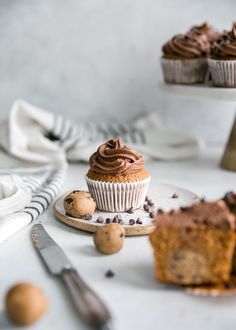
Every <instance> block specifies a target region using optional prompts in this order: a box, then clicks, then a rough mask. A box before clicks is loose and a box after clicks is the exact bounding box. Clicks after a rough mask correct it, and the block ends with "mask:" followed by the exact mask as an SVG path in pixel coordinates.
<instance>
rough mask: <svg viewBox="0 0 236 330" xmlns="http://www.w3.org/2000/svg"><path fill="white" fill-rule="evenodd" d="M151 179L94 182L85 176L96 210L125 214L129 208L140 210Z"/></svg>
mask: <svg viewBox="0 0 236 330" xmlns="http://www.w3.org/2000/svg"><path fill="white" fill-rule="evenodd" d="M150 179H151V177H150V176H149V177H148V178H147V179H145V180H139V181H135V182H121V183H117V182H115V183H113V182H104V181H96V180H92V179H90V178H88V177H87V176H86V182H87V186H88V189H89V192H90V194H91V196H92V197H93V198H94V199H95V201H96V204H97V208H98V209H99V210H102V211H106V212H125V211H127V210H128V209H130V208H131V207H133V208H134V209H138V208H140V207H141V206H142V205H143V203H144V201H145V197H146V193H147V188H148V184H149V181H150Z"/></svg>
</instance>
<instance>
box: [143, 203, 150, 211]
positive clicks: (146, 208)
mask: <svg viewBox="0 0 236 330" xmlns="http://www.w3.org/2000/svg"><path fill="white" fill-rule="evenodd" d="M143 209H144V211H146V212H148V211H149V205H148V204H144V205H143Z"/></svg>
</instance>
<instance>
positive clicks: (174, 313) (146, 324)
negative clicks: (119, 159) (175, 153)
mask: <svg viewBox="0 0 236 330" xmlns="http://www.w3.org/2000/svg"><path fill="white" fill-rule="evenodd" d="M221 152H222V150H219V149H209V150H206V151H205V152H204V155H202V156H201V157H200V158H198V159H195V160H188V161H178V162H150V163H148V164H147V167H148V169H149V171H150V172H151V174H152V185H155V184H158V183H159V182H163V183H171V184H174V185H179V186H181V187H184V188H187V189H190V190H192V191H194V192H196V193H198V194H200V195H204V196H206V197H207V198H217V197H220V196H222V195H223V193H224V192H225V191H227V190H231V189H235V190H236V173H233V172H227V171H225V170H222V169H220V168H219V167H218V162H219V157H220V155H221ZM86 169H87V166H86V165H71V166H70V168H69V171H68V177H67V181H66V183H65V187H64V190H65V191H66V190H68V189H71V188H74V187H80V188H82V187H85V183H84V180H83V176H84V174H85V172H86ZM40 220H41V221H42V223H43V224H44V225H45V227H46V229H47V230H48V232H49V234H50V235H51V236H52V237H53V238H54V239H55V240H56V242H57V243H58V244H59V245H60V246H61V247H62V248H63V249H64V251H65V253H66V254H67V255H68V257H69V258H70V259H71V261H72V262H73V264H74V265H75V267H76V269H77V270H78V271H79V272H80V274H81V275H82V277H83V278H84V279H85V280H86V281H87V283H88V284H89V285H90V286H91V287H92V288H94V289H95V291H96V292H97V293H98V294H100V296H101V297H102V298H103V299H104V301H105V302H106V303H107V305H108V306H109V308H110V309H111V312H112V314H113V318H114V327H113V328H114V330H134V329H135V330H143V329H148V330H161V329H163V330H173V329H175V330H178V329H179V330H183V329H188V330H189V329H191V330H194V329H198V330H199V329H201V330H204V329H208V330H213V329H214V330H217V329H219V330H222V329H224V330H231V329H232V330H234V329H235V327H236V297H230V298H229V297H228V298H209V297H208V298H204V297H194V296H190V295H187V294H185V293H184V292H183V291H182V290H180V289H176V288H169V287H165V286H163V285H160V284H158V283H157V282H156V280H155V278H154V270H153V257H152V249H151V247H150V244H149V241H148V237H129V238H126V240H125V246H124V248H123V249H122V251H120V252H119V253H117V254H115V255H111V256H104V255H100V254H98V253H97V252H96V251H95V249H94V246H93V241H92V236H91V234H88V233H84V232H81V231H78V230H76V229H73V228H70V227H68V226H66V225H63V224H62V223H60V222H58V221H57V220H55V219H54V217H53V215H52V209H51V208H50V209H49V210H48V211H47V212H46V213H45V214H43V215H42V216H41V218H40ZM29 233H30V226H29V227H27V228H25V229H23V230H21V231H20V232H19V233H17V234H16V235H15V236H14V237H13V238H11V239H9V240H8V241H6V242H5V243H4V244H2V245H1V246H0V262H1V263H0V265H1V268H0V329H1V330H2V329H16V327H14V326H12V325H11V324H9V323H8V321H7V320H6V318H5V315H4V304H3V299H4V295H5V292H6V290H7V289H8V288H9V286H11V285H13V284H15V283H16V282H20V281H30V282H33V283H35V284H37V285H38V286H40V287H41V288H42V289H43V290H44V291H45V294H46V295H47V297H48V299H49V310H48V312H47V313H46V314H45V315H44V317H43V318H42V319H41V320H40V321H39V322H37V323H35V325H33V326H31V327H28V328H27V329H29V330H31V329H34V330H39V329H40V330H41V329H42V330H47V329H57V330H67V329H68V330H74V329H81V330H83V329H87V328H86V327H85V326H84V325H83V324H82V323H81V322H80V320H79V318H78V317H77V315H76V313H75V312H74V310H73V307H72V305H71V303H70V300H69V299H68V297H67V294H66V292H65V290H64V289H63V287H62V285H60V283H59V282H58V281H57V280H56V279H55V278H52V277H50V276H49V274H48V273H47V272H46V270H45V268H44V266H43V265H42V264H41V261H40V259H39V257H38V255H37V254H36V251H35V250H34V248H33V247H32V244H31V240H30V236H29ZM108 269H112V270H113V271H114V272H115V277H113V278H106V277H105V276H104V274H105V272H106V271H107V270H108Z"/></svg>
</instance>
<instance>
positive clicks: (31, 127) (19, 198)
mask: <svg viewBox="0 0 236 330" xmlns="http://www.w3.org/2000/svg"><path fill="white" fill-rule="evenodd" d="M118 136H120V137H122V138H123V140H124V141H125V142H126V143H127V144H129V145H131V146H132V147H134V148H136V149H137V150H138V151H139V152H140V153H142V154H143V155H144V157H145V158H152V159H165V160H173V159H182V158H189V157H195V156H196V155H198V154H199V151H200V150H201V148H202V147H203V145H204V144H203V142H202V140H200V139H199V138H196V137H193V136H190V135H188V134H184V133H180V132H177V131H174V130H168V129H165V128H162V127H161V125H160V121H159V119H158V117H157V116H156V115H155V114H153V113H151V114H144V115H142V116H140V117H139V118H137V119H135V120H133V121H132V122H131V123H128V124H120V123H100V124H99V123H98V124H95V123H84V124H80V125H78V126H76V125H74V124H73V123H72V122H70V121H69V120H66V119H65V118H63V117H62V116H58V115H55V114H53V113H50V112H47V111H45V110H42V109H39V108H37V107H35V106H33V105H31V104H29V103H27V102H25V101H22V100H17V101H15V103H14V104H13V106H12V109H11V110H10V113H9V118H8V120H7V121H4V122H2V123H0V146H1V147H2V148H3V149H4V151H5V152H6V153H7V154H8V155H10V156H12V161H13V163H14V159H18V163H19V160H21V161H22V166H23V168H15V169H14V168H11V169H9V168H8V169H2V170H0V243H1V242H3V241H4V240H6V239H7V238H9V237H10V236H11V235H13V234H14V233H15V232H16V231H18V230H19V229H21V228H22V227H24V226H25V225H27V224H29V223H30V222H32V221H33V220H35V219H36V218H37V217H38V216H39V215H40V214H41V213H42V212H44V210H45V209H46V208H47V207H48V206H49V205H50V203H52V201H53V200H54V199H55V197H56V196H57V195H58V194H59V193H60V191H61V189H62V186H63V182H64V178H65V175H66V168H67V161H86V162H87V161H88V158H89V156H90V155H91V154H92V153H93V152H94V151H95V150H96V149H97V147H98V146H99V145H100V144H101V143H103V142H104V141H105V140H108V139H110V138H115V137H118ZM13 157H14V158H13ZM26 161H27V162H28V163H30V164H31V166H28V165H27V166H26ZM15 162H16V161H15ZM1 174H2V176H1ZM4 175H8V176H7V177H6V176H4ZM6 182H8V183H7V184H6ZM7 186H8V187H9V190H8V189H7ZM10 205H12V208H11V206H10ZM13 206H14V207H13Z"/></svg>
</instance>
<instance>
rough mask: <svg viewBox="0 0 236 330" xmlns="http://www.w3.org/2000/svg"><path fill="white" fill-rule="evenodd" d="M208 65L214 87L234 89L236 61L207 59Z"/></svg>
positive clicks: (235, 84) (235, 85)
mask: <svg viewBox="0 0 236 330" xmlns="http://www.w3.org/2000/svg"><path fill="white" fill-rule="evenodd" d="M208 65H209V68H210V73H211V77H212V82H213V84H214V85H215V86H222V87H236V60H235V61H234V60H214V59H208Z"/></svg>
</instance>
